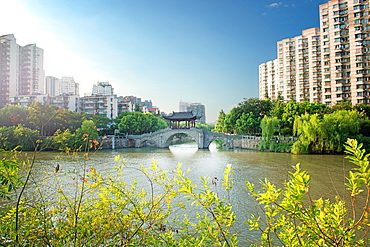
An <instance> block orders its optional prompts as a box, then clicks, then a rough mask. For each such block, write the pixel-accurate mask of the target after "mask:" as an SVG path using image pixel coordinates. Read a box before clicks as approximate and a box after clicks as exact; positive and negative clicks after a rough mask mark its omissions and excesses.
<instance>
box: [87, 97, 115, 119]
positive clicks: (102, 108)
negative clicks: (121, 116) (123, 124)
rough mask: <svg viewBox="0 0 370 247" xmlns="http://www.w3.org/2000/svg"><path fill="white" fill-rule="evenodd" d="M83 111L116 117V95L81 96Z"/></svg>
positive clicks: (111, 117)
mask: <svg viewBox="0 0 370 247" xmlns="http://www.w3.org/2000/svg"><path fill="white" fill-rule="evenodd" d="M80 105H81V112H86V113H87V114H93V115H101V116H105V117H108V118H110V119H114V118H116V117H117V116H118V107H117V106H118V104H117V96H116V95H90V96H84V97H81V98H80Z"/></svg>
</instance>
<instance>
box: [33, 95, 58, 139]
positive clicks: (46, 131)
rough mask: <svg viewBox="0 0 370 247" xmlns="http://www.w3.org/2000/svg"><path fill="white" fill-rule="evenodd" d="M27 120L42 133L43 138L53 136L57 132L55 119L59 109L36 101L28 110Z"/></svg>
mask: <svg viewBox="0 0 370 247" xmlns="http://www.w3.org/2000/svg"><path fill="white" fill-rule="evenodd" d="M28 110H29V116H28V117H27V120H28V121H29V123H30V124H31V126H32V127H33V128H34V129H37V130H39V131H40V135H41V136H52V135H53V134H54V132H55V121H54V120H55V117H56V115H57V114H58V112H57V110H58V107H57V106H55V105H49V104H42V103H40V102H37V101H34V102H32V104H31V106H30V107H29V108H28Z"/></svg>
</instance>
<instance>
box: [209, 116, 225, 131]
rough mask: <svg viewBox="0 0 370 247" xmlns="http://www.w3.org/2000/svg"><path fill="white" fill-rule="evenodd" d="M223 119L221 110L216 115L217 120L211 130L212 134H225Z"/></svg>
mask: <svg viewBox="0 0 370 247" xmlns="http://www.w3.org/2000/svg"><path fill="white" fill-rule="evenodd" d="M225 118H226V114H225V112H224V111H223V110H221V111H220V113H219V114H218V119H217V122H216V124H215V128H214V129H213V130H212V132H215V133H225V132H226V128H225Z"/></svg>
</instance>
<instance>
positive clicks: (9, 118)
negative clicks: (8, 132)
mask: <svg viewBox="0 0 370 247" xmlns="http://www.w3.org/2000/svg"><path fill="white" fill-rule="evenodd" d="M27 116H28V110H27V109H26V108H22V107H20V106H13V105H7V106H5V107H3V108H1V109H0V126H6V127H10V126H17V125H18V124H24V125H27V123H28V122H27Z"/></svg>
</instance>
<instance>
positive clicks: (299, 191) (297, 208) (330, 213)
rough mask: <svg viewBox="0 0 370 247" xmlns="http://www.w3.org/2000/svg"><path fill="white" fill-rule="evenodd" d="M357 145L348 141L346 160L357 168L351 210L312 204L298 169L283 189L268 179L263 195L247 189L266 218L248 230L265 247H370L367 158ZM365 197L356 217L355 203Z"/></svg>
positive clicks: (303, 175) (254, 219) (339, 205)
mask: <svg viewBox="0 0 370 247" xmlns="http://www.w3.org/2000/svg"><path fill="white" fill-rule="evenodd" d="M361 146H362V145H361V144H360V145H358V144H357V141H356V140H348V141H347V145H346V152H347V153H348V154H349V156H348V157H347V158H349V159H350V160H351V162H352V163H354V164H355V165H356V166H357V168H355V169H353V171H351V172H350V173H349V178H348V183H347V188H348V189H349V190H350V191H351V198H352V205H351V208H347V207H346V204H345V202H344V201H342V200H341V199H340V198H339V197H337V198H336V200H335V201H334V202H332V201H330V200H329V199H323V198H319V199H316V200H314V199H312V198H311V196H310V193H309V183H310V176H309V175H308V174H307V173H306V172H305V171H302V170H301V168H300V165H299V164H298V165H296V166H295V167H294V169H295V171H294V172H291V173H290V176H289V178H290V179H289V180H288V181H287V182H285V183H284V186H283V188H281V189H280V188H278V187H276V186H275V185H273V184H271V182H270V181H269V180H268V179H265V180H264V181H261V185H262V190H261V191H258V192H256V190H255V186H254V185H253V184H251V183H249V182H247V183H246V185H247V188H248V190H249V191H250V192H251V195H252V196H253V197H254V198H255V199H256V201H258V202H259V204H260V205H261V207H262V209H263V215H262V216H252V217H251V218H250V219H248V221H247V222H248V224H249V226H250V230H260V231H261V232H262V235H261V245H262V246H276V245H279V246H280V245H282V246H368V244H369V240H370V239H366V237H367V238H368V236H367V233H368V231H369V230H370V228H369V227H370V224H369V221H368V216H369V205H368V203H369V199H370V198H369V194H368V192H369V191H370V180H369V178H370V171H369V160H368V158H369V154H367V155H365V150H363V149H361ZM364 193H366V195H364V196H365V197H366V200H365V201H366V205H364V207H361V208H362V212H361V213H360V214H356V210H355V206H356V205H355V204H356V198H357V197H358V196H359V195H360V194H364Z"/></svg>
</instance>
